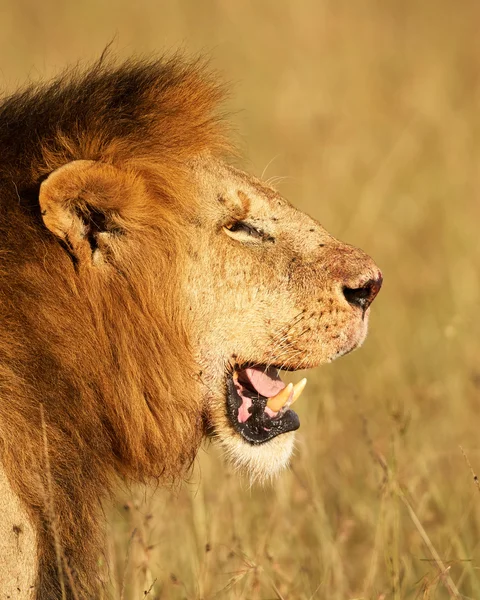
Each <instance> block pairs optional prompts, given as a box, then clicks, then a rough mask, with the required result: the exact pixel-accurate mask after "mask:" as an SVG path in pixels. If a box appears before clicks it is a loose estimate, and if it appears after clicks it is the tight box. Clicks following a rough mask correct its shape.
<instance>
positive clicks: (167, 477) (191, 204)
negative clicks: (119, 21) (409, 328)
mask: <svg viewBox="0 0 480 600" xmlns="http://www.w3.org/2000/svg"><path fill="white" fill-rule="evenodd" d="M223 96H224V90H223V87H222V86H221V85H220V84H219V83H218V81H217V78H216V76H215V75H213V74H212V73H211V72H210V71H209V69H208V67H207V66H206V65H205V64H204V63H203V62H202V61H198V60H197V61H191V62H189V61H188V60H186V59H184V58H180V57H173V58H169V59H155V60H150V61H149V60H143V61H138V60H131V61H128V62H126V63H123V64H120V65H118V64H117V63H115V62H114V61H106V60H101V61H99V62H98V63H96V64H95V65H94V66H93V67H92V68H90V69H88V70H86V71H85V72H80V71H79V70H78V69H77V70H73V71H70V72H67V73H66V74H64V75H63V76H61V77H60V78H58V79H56V80H54V81H53V82H50V83H48V84H45V85H39V86H30V87H28V88H26V89H24V90H23V91H20V92H18V93H16V94H14V95H12V96H11V97H8V98H6V99H4V100H3V101H2V102H1V105H0V151H1V162H0V194H1V195H0V259H1V263H0V327H1V340H0V397H1V403H0V440H1V444H0V463H1V470H0V487H1V494H0V503H1V506H2V514H3V518H2V521H1V525H0V534H1V535H0V593H1V596H0V597H1V598H2V599H3V598H17V599H18V598H21V599H27V598H28V599H36V600H47V599H48V600H52V599H55V598H97V597H100V594H101V592H100V591H101V589H102V585H103V584H102V581H101V579H102V578H101V576H100V573H99V558H100V557H101V554H102V548H103V543H104V540H103V520H104V518H103V512H102V505H103V502H105V501H107V500H108V498H109V496H110V494H111V493H112V490H114V487H115V482H116V481H118V480H119V478H122V479H123V480H126V481H142V482H148V481H151V480H152V479H153V480H157V481H161V482H169V481H175V480H178V479H179V478H181V477H182V476H184V475H185V473H186V472H188V469H189V467H190V466H191V465H192V462H193V461H194V458H195V455H196V453H197V450H198V448H199V445H200V443H201V441H202V439H203V438H205V437H209V438H212V439H213V440H216V441H217V442H218V443H219V444H220V445H221V446H222V447H223V449H224V452H225V455H226V457H227V458H228V460H229V461H230V462H231V463H232V464H233V465H234V466H235V467H240V468H241V469H243V471H245V472H246V473H247V474H248V475H249V476H250V477H251V478H252V479H259V480H264V479H268V478H271V477H273V476H274V475H276V474H277V473H278V472H279V471H280V470H281V469H283V468H284V467H285V466H286V465H287V464H288V461H289V458H290V456H291V454H292V449H293V443H294V436H295V430H296V429H297V428H298V427H299V424H300V423H299V418H298V416H297V414H296V413H295V412H294V410H293V409H292V408H291V405H292V404H293V402H294V401H295V400H296V399H297V398H298V396H299V395H300V393H301V392H302V390H303V387H304V386H305V380H302V381H300V382H299V383H298V384H297V385H296V386H292V384H289V385H285V383H284V382H283V381H282V379H281V377H280V372H281V370H282V369H283V370H289V371H296V370H299V369H309V368H312V367H315V366H318V365H320V364H323V363H328V362H330V361H332V360H334V359H335V358H338V357H340V356H342V355H344V354H346V353H348V352H350V351H352V350H353V349H355V348H357V347H358V346H360V345H361V344H362V342H363V340H364V339H365V336H366V333H367V326H368V319H369V313H370V305H371V303H372V301H373V300H374V298H375V296H376V295H377V293H378V291H379V289H380V286H381V284H382V275H381V272H380V271H379V269H378V267H377V266H376V265H375V263H374V262H373V260H372V259H371V258H369V257H368V256H367V255H366V254H365V253H364V252H363V251H361V250H359V249H357V248H354V247H352V246H350V245H347V244H344V243H342V242H340V241H338V240H337V239H335V238H334V237H333V236H331V235H330V234H329V233H327V231H326V230H325V229H324V228H323V227H322V226H321V225H320V224H318V223H317V222H316V221H314V220H313V219H311V218H310V217H309V216H307V215H306V214H304V213H302V212H299V211H298V210H296V209H295V208H294V207H293V206H292V205H291V204H290V203H289V202H288V201H287V200H285V199H284V198H282V197H281V196H280V195H279V193H278V192H277V191H275V190H274V189H273V188H272V187H270V186H269V185H267V184H266V183H263V182H262V181H260V180H259V179H257V178H255V177H253V176H251V175H248V174H246V173H244V172H242V171H241V170H239V169H237V168H235V167H233V166H231V163H232V160H231V157H232V156H233V154H232V152H234V150H232V147H231V144H230V142H229V135H228V119H227V118H226V116H225V115H224V114H222V113H221V112H219V110H221V109H219V106H221V101H222V99H223Z"/></svg>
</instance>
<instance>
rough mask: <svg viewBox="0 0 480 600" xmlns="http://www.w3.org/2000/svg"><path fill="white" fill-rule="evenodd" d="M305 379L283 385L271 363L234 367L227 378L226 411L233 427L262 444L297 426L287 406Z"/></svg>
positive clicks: (298, 424) (298, 391)
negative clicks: (268, 364)
mask: <svg viewBox="0 0 480 600" xmlns="http://www.w3.org/2000/svg"><path fill="white" fill-rule="evenodd" d="M306 383H307V380H306V379H302V380H301V381H299V382H298V383H297V384H296V385H293V384H292V383H289V384H288V385H286V384H285V383H284V382H283V381H282V380H281V378H280V375H279V369H278V368H276V367H275V366H269V367H267V366H265V365H256V366H247V367H243V368H240V367H236V368H235V369H234V370H233V372H232V373H231V374H229V375H228V377H227V414H228V417H229V419H230V422H231V424H232V426H233V428H234V429H235V430H236V431H237V432H238V433H239V434H240V435H241V436H242V437H243V438H244V439H245V440H246V441H247V442H249V443H250V444H263V443H265V442H268V441H269V440H271V439H272V438H274V437H275V436H277V435H280V434H281V433H287V432H289V431H295V429H298V428H299V427H300V420H299V418H298V415H297V413H295V412H294V411H293V410H291V408H290V407H291V405H292V404H293V403H294V402H295V401H296V400H297V399H298V398H299V396H300V394H301V393H302V392H303V390H304V388H305V385H306Z"/></svg>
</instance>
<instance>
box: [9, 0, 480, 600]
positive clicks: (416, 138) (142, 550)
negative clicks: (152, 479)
mask: <svg viewBox="0 0 480 600" xmlns="http://www.w3.org/2000/svg"><path fill="white" fill-rule="evenodd" d="M479 28H480V5H479V4H478V2H476V1H474V0H462V1H461V2H459V1H458V0H457V1H455V0H435V1H434V0H316V1H314V0H297V1H295V2H294V1H293V0H290V1H286V0H276V1H274V0H270V1H268V0H257V1H254V0H249V1H244V2H240V1H239V0H238V1H234V0H229V1H228V0H216V1H215V0H206V1H202V0H179V1H173V0H172V1H170V2H166V1H163V0H158V1H153V0H139V1H137V2H136V3H134V2H126V1H125V0H120V1H118V2H109V3H107V2H103V1H93V0H84V1H83V2H76V3H73V2H65V1H63V2H60V1H53V0H44V1H42V2H38V1H37V2H35V1H33V0H16V1H15V2H14V1H13V0H11V1H9V0H0V86H1V88H2V90H3V91H4V92H5V93H8V92H11V91H13V90H14V89H15V88H16V87H17V86H18V85H23V84H24V83H25V82H26V81H28V80H30V81H32V80H33V81H36V80H38V79H44V78H46V77H50V76H52V75H54V74H56V73H58V72H59V71H61V70H62V69H63V68H64V67H65V66H66V65H68V64H72V63H76V62H77V61H79V60H80V61H82V62H84V61H87V62H88V61H91V60H93V59H95V58H98V57H99V55H100V53H101V52H102V50H103V49H104V47H105V46H106V45H107V43H109V42H110V41H112V40H113V45H112V52H113V53H114V54H116V55H118V56H120V57H126V56H130V55H131V54H135V53H140V54H149V53H151V52H155V53H157V54H158V53H162V52H164V51H172V50H177V49H178V48H183V49H184V50H185V51H186V52H188V53H197V52H202V53H207V54H209V55H211V56H212V64H213V66H214V67H215V68H217V69H219V70H220V71H222V72H223V73H224V77H225V79H227V80H228V81H230V82H231V83H232V97H231V100H230V102H229V108H230V109H231V110H232V112H233V121H234V123H235V128H236V132H237V134H236V135H237V139H238V140H239V142H240V146H241V148H242V149H243V151H244V154H245V162H244V166H245V167H246V168H247V169H249V170H251V171H253V172H254V173H256V174H257V175H262V174H263V176H264V177H265V178H266V179H268V178H272V177H275V178H277V177H278V179H276V180H275V181H276V185H277V187H278V189H279V190H280V191H281V192H282V193H283V194H284V195H285V196H286V197H288V198H289V199H290V200H292V201H293V203H294V204H295V205H296V206H298V207H299V208H301V209H303V210H306V211H307V212H308V213H310V214H311V215H312V216H314V217H315V218H317V219H318V220H320V222H321V223H322V224H323V225H324V226H325V227H327V229H329V230H330V231H331V232H332V233H333V234H334V235H336V236H338V237H340V238H342V239H344V240H345V241H348V242H350V243H353V244H356V245H358V246H360V247H362V248H363V249H364V250H366V251H367V252H368V253H369V254H371V255H372V256H373V257H374V258H375V259H376V261H377V262H378V264H379V266H380V267H381V269H382V270H383V272H384V275H385V284H384V288H383V290H382V292H381V293H380V295H379V298H378V300H377V301H376V302H375V305H374V307H373V311H372V320H371V333H370V336H369V338H368V340H367V342H366V344H365V346H364V348H363V349H362V350H361V351H359V352H356V353H354V354H353V355H351V356H348V357H346V358H344V359H342V360H341V361H339V362H337V363H335V364H333V365H330V366H326V367H322V368H321V369H318V370H317V371H315V372H313V373H311V374H310V383H309V385H308V386H307V391H306V393H305V396H304V398H303V399H302V401H301V402H300V403H299V404H300V406H299V409H298V412H299V414H300V418H301V422H302V426H301V429H300V431H299V435H298V444H297V450H296V454H295V458H294V460H293V463H292V468H291V470H289V471H287V472H285V473H284V474H283V475H282V476H281V477H280V478H279V479H278V480H277V481H276V482H275V483H274V484H273V485H272V486H271V487H265V488H258V487H253V488H250V487H249V484H248V482H246V481H244V480H240V479H238V478H237V476H236V475H235V474H234V473H231V472H230V471H229V469H227V468H225V467H224V466H223V463H222V459H221V457H220V456H219V455H218V454H217V452H216V451H215V449H214V448H213V447H208V448H207V452H204V451H201V453H200V456H199V460H198V461H197V465H196V467H195V470H194V472H193V473H192V475H191V477H190V479H189V482H187V483H185V484H183V485H179V486H178V488H176V489H175V490H173V491H165V490H163V491H156V492H155V493H154V492H153V490H144V489H139V490H137V489H130V490H124V491H123V496H124V498H125V500H124V502H123V503H120V504H119V505H118V506H117V508H116V509H115V510H114V511H113V512H112V518H111V526H110V527H109V536H108V540H109V549H108V555H107V556H106V557H105V561H106V562H107V563H108V562H110V563H111V565H110V567H109V570H110V575H111V577H112V579H113V580H114V581H115V585H114V588H113V592H112V594H113V597H114V598H122V597H123V598H124V599H125V600H127V599H128V600H130V599H134V598H138V599H140V598H144V597H148V598H162V599H173V600H175V599H177V598H178V599H188V600H190V599H192V600H193V599H196V600H197V599H198V600H200V599H203V600H207V599H214V598H215V599H222V598H232V599H237V598H238V599H245V600H256V599H258V600H260V599H262V600H267V599H284V600H286V599H289V600H291V599H293V600H297V599H298V600H316V599H319V600H323V599H325V600H360V599H363V600H370V599H372V600H373V599H375V600H387V599H393V600H399V599H401V600H403V599H409V598H412V599H416V598H422V599H424V598H428V599H433V598H434V599H444V598H445V599H446V598H473V599H478V598H480V570H479V568H480V546H479V542H480V537H479V536H480V487H478V484H477V485H476V483H475V481H474V479H473V473H472V469H473V471H474V472H475V471H477V472H479V473H480V452H479V451H480V440H479V431H480V415H479V412H480V411H479V407H480V341H479V340H480V336H479V334H480V320H479V285H480V277H479V271H480V243H479V240H480V228H479V226H480V198H479V191H480V178H479V169H478V162H479V157H480V153H479V151H480V33H479ZM0 160H1V157H0ZM460 446H461V447H462V448H463V451H464V454H463V453H462V450H461V449H460Z"/></svg>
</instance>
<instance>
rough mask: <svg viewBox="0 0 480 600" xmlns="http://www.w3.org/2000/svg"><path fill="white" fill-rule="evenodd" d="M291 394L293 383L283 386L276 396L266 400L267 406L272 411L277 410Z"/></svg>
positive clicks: (289, 398) (285, 402)
mask: <svg viewBox="0 0 480 600" xmlns="http://www.w3.org/2000/svg"><path fill="white" fill-rule="evenodd" d="M292 394H293V383H289V384H288V385H287V386H285V387H284V388H283V390H281V391H280V392H278V394H277V395H276V396H272V398H269V399H268V401H267V406H268V408H269V409H270V410H273V412H278V411H279V410H280V409H281V408H283V406H285V404H287V402H288V401H289V400H290V401H291V396H292Z"/></svg>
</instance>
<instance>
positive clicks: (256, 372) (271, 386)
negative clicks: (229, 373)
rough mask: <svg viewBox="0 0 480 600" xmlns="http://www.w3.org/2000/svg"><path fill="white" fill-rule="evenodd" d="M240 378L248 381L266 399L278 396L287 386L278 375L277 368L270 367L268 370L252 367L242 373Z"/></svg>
mask: <svg viewBox="0 0 480 600" xmlns="http://www.w3.org/2000/svg"><path fill="white" fill-rule="evenodd" d="M240 378H241V379H243V380H244V381H248V382H249V383H250V385H251V386H252V387H253V388H255V390H256V391H257V392H258V393H259V394H260V395H261V396H265V397H266V398H272V397H273V396H276V395H277V394H278V392H280V391H281V390H283V388H284V387H285V384H284V383H283V381H282V380H281V379H280V377H279V376H278V375H277V369H275V367H268V369H265V368H262V367H251V368H248V369H245V370H244V371H242V372H241V373H240Z"/></svg>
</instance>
